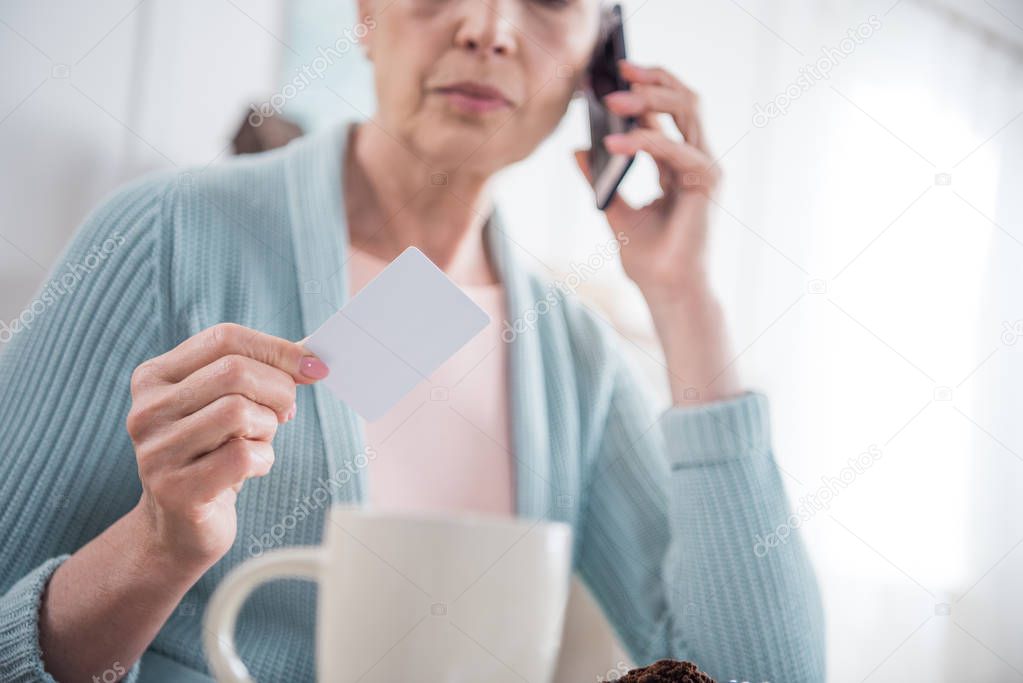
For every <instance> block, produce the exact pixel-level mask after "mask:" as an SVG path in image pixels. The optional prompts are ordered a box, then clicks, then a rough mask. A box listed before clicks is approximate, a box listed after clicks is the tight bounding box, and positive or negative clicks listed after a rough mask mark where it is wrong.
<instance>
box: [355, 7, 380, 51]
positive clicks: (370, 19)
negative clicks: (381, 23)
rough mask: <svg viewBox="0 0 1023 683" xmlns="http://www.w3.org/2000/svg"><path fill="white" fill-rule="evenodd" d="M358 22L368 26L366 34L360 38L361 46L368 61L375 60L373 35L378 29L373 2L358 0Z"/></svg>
mask: <svg viewBox="0 0 1023 683" xmlns="http://www.w3.org/2000/svg"><path fill="white" fill-rule="evenodd" d="M357 3H358V5H357V9H358V12H359V13H358V17H357V18H358V21H360V22H363V23H364V24H365V25H366V32H365V33H363V35H362V36H360V37H359V44H360V45H361V46H362V52H363V54H364V55H366V59H369V60H370V61H372V59H373V33H374V29H375V28H376V27H377V18H376V15H377V13H376V6H375V3H374V2H373V0H357Z"/></svg>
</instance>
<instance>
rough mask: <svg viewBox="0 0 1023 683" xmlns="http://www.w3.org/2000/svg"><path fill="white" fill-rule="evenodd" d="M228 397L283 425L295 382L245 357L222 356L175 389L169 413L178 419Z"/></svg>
mask: <svg viewBox="0 0 1023 683" xmlns="http://www.w3.org/2000/svg"><path fill="white" fill-rule="evenodd" d="M229 394H238V395H240V396H244V397H245V398H247V399H249V400H250V401H253V402H255V403H259V404H261V405H264V406H266V407H267V408H269V409H270V410H272V411H274V413H276V414H277V416H278V419H279V420H280V421H282V422H283V421H284V419H285V417H286V416H287V415H288V413H289V412H290V411H291V407H292V406H293V405H295V380H294V379H292V377H291V375H289V374H288V373H286V372H284V371H283V370H281V369H280V368H275V367H273V366H271V365H267V364H266V363H260V362H259V361H257V360H254V359H252V358H249V357H248V356H241V355H237V354H231V355H228V356H223V357H222V358H219V359H217V360H216V361H214V362H212V363H210V364H209V365H206V366H203V367H201V368H199V369H198V370H196V371H195V372H193V373H192V374H191V375H189V376H188V377H186V378H185V379H184V380H183V381H181V382H180V383H178V384H177V385H175V387H174V399H175V403H174V406H173V407H172V409H171V411H170V413H171V415H172V417H173V419H181V418H183V417H185V416H187V415H191V414H192V413H194V412H196V411H197V410H199V409H200V408H202V407H203V406H206V405H209V404H210V403H213V402H214V401H215V400H217V399H218V398H220V397H222V396H227V395H229Z"/></svg>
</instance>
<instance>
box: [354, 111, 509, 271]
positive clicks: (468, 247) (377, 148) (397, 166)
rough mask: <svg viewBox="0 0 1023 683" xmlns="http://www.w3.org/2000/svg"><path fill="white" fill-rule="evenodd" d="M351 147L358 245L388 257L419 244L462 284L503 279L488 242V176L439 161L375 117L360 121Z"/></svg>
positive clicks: (355, 128)
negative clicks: (412, 148)
mask: <svg viewBox="0 0 1023 683" xmlns="http://www.w3.org/2000/svg"><path fill="white" fill-rule="evenodd" d="M346 150H348V152H347V153H346V155H345V159H344V166H345V174H344V178H345V182H344V185H345V186H344V188H343V191H344V202H345V210H346V213H347V217H348V229H349V239H350V240H351V241H352V244H353V245H355V246H356V247H358V248H359V249H362V250H363V251H366V252H368V253H371V254H373V255H374V256H377V257H379V258H382V259H385V260H388V261H390V260H392V259H394V258H395V257H397V256H398V254H400V253H401V252H402V251H404V250H405V249H406V248H407V247H409V246H415V247H418V248H419V249H420V250H421V251H422V252H423V253H424V254H426V256H427V257H428V258H429V259H430V260H431V261H433V262H434V263H435V264H437V267H439V268H440V269H441V270H444V271H445V272H446V273H447V274H448V275H449V276H450V277H451V278H452V279H453V280H455V281H456V282H459V283H462V284H474V285H475V284H492V283H495V282H497V277H496V274H495V271H494V269H493V267H492V264H491V263H490V260H489V256H488V254H487V251H486V248H485V246H484V242H483V226H484V225H485V224H486V220H487V217H488V215H489V214H490V211H491V208H492V207H491V201H490V198H489V196H488V194H487V180H488V177H487V176H484V175H479V174H473V173H471V172H469V171H465V170H460V169H453V170H448V171H445V170H443V169H439V168H436V167H431V166H430V165H429V164H427V163H426V162H424V161H423V160H422V159H419V158H417V157H416V155H415V154H413V153H412V152H411V151H410V150H409V149H408V148H407V147H406V146H405V145H403V144H402V143H400V142H398V141H397V140H396V139H395V138H394V137H392V136H391V135H389V134H388V133H387V132H386V131H384V130H383V128H381V127H380V125H379V124H377V123H376V122H375V121H372V120H371V121H367V122H365V123H360V124H357V125H356V126H353V128H352V130H351V132H350V138H349V140H348V145H346Z"/></svg>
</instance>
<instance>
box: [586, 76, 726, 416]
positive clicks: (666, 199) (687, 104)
mask: <svg viewBox="0 0 1023 683" xmlns="http://www.w3.org/2000/svg"><path fill="white" fill-rule="evenodd" d="M619 68H620V70H621V74H622V76H623V77H624V78H625V79H626V80H627V81H628V82H629V84H630V87H631V89H630V90H627V91H619V92H615V93H611V94H610V95H608V96H607V97H606V98H605V102H606V103H607V106H608V108H609V109H610V110H611V111H612V112H614V113H616V114H619V115H621V116H635V117H636V118H637V119H638V121H639V126H638V127H637V128H635V129H633V130H631V131H629V132H627V133H623V134H619V135H609V136H607V137H605V138H604V140H603V143H604V145H605V146H606V147H607V149H608V151H610V152H612V153H617V154H636V153H637V152H640V151H643V152H646V153H647V154H649V155H650V156H651V157H652V158H653V160H654V161H655V162H656V163H657V169H658V171H659V174H660V178H659V180H660V185H661V190H662V194H661V196H660V197H658V198H657V199H655V200H653V201H652V202H650V203H649V204H647V205H646V206H642V207H638V208H636V207H633V206H630V205H629V204H628V202H626V201H625V200H624V199H622V197H621V196H619V195H617V194H616V195H615V196H614V197H613V198H612V200H611V203H610V204H609V205H608V207H607V210H606V211H605V216H606V217H607V220H608V222H609V223H610V225H611V229H612V231H613V232H614V234H615V237H616V238H617V239H618V240H619V243H620V244H621V246H622V248H621V251H620V254H621V259H622V266H623V267H624V269H625V274H626V275H628V276H629V277H630V278H631V279H632V280H633V281H634V282H635V283H636V284H637V285H638V286H639V289H640V291H641V292H642V293H643V296H644V298H645V299H646V302H647V305H648V306H649V307H650V313H651V316H652V318H653V322H654V327H655V328H656V330H657V335H658V337H659V338H660V341H661V345H662V346H663V348H664V356H665V362H666V366H667V370H668V380H669V384H670V387H671V393H672V397H673V399H674V402H675V403H676V404H690V405H691V404H693V403H706V402H710V401H716V400H720V399H723V398H728V397H731V396H735V395H738V394H739V393H741V391H742V389H741V384H740V383H739V379H738V376H737V374H736V370H735V367H734V359H732V360H729V358H730V356H731V354H730V352H729V344H728V335H727V332H726V330H725V324H724V316H723V314H722V312H721V310H720V306H719V305H718V302H717V300H716V298H715V297H714V296H713V294H712V293H711V290H710V287H709V283H708V278H707V273H706V267H705V266H706V264H705V258H706V253H705V252H706V242H707V229H708V222H709V221H708V214H709V209H710V204H711V202H712V201H713V194H714V191H715V190H716V188H717V186H718V183H719V182H720V180H721V171H720V169H719V168H718V165H717V163H716V162H715V161H714V160H713V159H711V156H710V153H709V152H708V150H707V141H706V139H705V137H704V135H703V129H702V127H701V126H700V117H699V113H698V111H697V98H696V94H695V93H693V91H692V90H690V89H689V88H687V87H686V86H685V85H683V84H682V82H681V81H679V79H678V78H676V77H675V76H673V75H672V74H671V73H669V72H667V71H666V70H664V69H661V68H657V67H653V68H650V67H641V66H639V65H637V64H633V63H631V62H627V61H621V62H619ZM659 114H668V115H669V116H670V117H671V119H672V120H673V121H674V123H675V126H676V127H677V128H678V130H679V131H680V132H681V133H682V136H683V138H684V139H683V140H675V139H673V138H671V137H669V136H668V135H667V134H666V133H665V131H664V130H662V129H661V126H660V121H659V120H658V115H659ZM575 157H576V162H577V163H578V164H579V168H580V169H581V170H582V172H583V173H584V174H585V175H586V176H587V178H589V168H588V164H587V158H588V155H587V152H586V150H580V151H577V152H576V155H575Z"/></svg>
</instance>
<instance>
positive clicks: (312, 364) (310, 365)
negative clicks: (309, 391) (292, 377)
mask: <svg viewBox="0 0 1023 683" xmlns="http://www.w3.org/2000/svg"><path fill="white" fill-rule="evenodd" d="M298 371H299V372H301V373H302V374H303V375H305V376H306V377H308V378H309V379H323V378H324V377H326V376H327V375H328V374H329V373H330V370H329V369H328V368H327V366H326V364H324V362H323V361H322V360H320V359H319V358H317V357H316V356H304V357H303V358H302V362H301V363H299V365H298Z"/></svg>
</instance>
